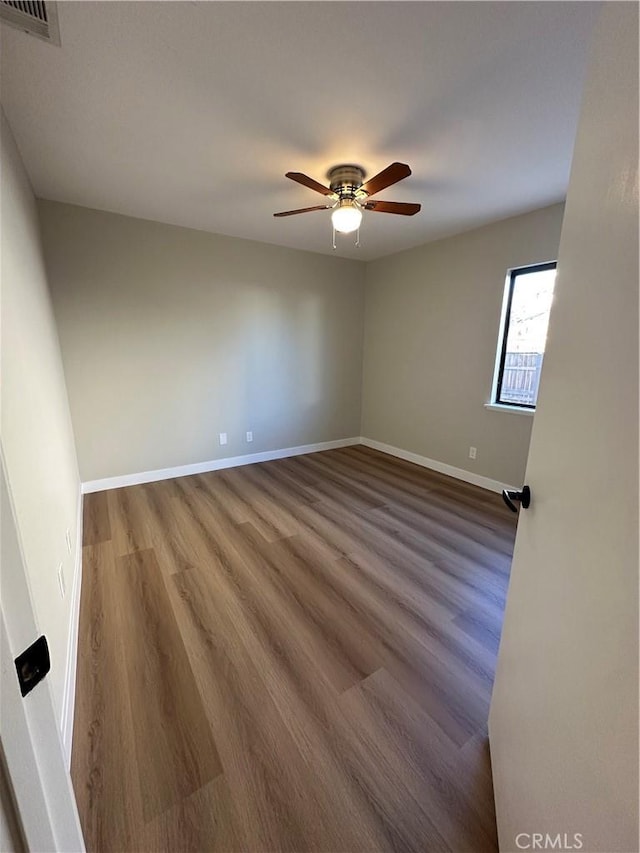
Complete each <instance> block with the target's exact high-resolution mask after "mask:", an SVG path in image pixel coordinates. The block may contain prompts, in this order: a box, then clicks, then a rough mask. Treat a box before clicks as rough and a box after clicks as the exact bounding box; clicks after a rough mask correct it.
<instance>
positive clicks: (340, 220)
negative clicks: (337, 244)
mask: <svg viewBox="0 0 640 853" xmlns="http://www.w3.org/2000/svg"><path fill="white" fill-rule="evenodd" d="M331 222H332V223H333V227H334V228H335V229H336V231H339V232H340V233H341V234H351V233H352V232H353V231H357V230H358V228H359V227H360V223H361V222H362V211H361V210H360V209H359V208H358V207H356V205H355V204H354V202H353V201H352V200H351V199H343V200H342V201H341V202H340V204H339V206H338V207H336V208H335V210H334V211H333V213H332V214H331Z"/></svg>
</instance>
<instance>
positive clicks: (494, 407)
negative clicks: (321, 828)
mask: <svg viewBox="0 0 640 853" xmlns="http://www.w3.org/2000/svg"><path fill="white" fill-rule="evenodd" d="M484 407H485V409H491V411H492V412H509V414H512V415H526V417H528V418H532V417H533V416H534V415H535V413H536V410H535V409H523V408H522V407H521V406H507V405H506V404H505V403H485V404H484Z"/></svg>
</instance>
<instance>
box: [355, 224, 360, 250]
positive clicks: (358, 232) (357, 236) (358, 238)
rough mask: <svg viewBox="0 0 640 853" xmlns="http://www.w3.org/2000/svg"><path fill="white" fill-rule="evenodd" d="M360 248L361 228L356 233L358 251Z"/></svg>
mask: <svg viewBox="0 0 640 853" xmlns="http://www.w3.org/2000/svg"><path fill="white" fill-rule="evenodd" d="M359 248H360V228H358V230H357V231H356V249H359Z"/></svg>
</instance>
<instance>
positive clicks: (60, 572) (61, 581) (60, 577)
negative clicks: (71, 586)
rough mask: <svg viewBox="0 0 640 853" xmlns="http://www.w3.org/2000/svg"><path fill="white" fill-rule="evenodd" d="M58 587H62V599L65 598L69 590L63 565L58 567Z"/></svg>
mask: <svg viewBox="0 0 640 853" xmlns="http://www.w3.org/2000/svg"><path fill="white" fill-rule="evenodd" d="M58 586H59V587H60V598H64V597H65V595H66V593H67V590H66V587H65V585H64V571H63V568H62V563H60V565H59V566H58Z"/></svg>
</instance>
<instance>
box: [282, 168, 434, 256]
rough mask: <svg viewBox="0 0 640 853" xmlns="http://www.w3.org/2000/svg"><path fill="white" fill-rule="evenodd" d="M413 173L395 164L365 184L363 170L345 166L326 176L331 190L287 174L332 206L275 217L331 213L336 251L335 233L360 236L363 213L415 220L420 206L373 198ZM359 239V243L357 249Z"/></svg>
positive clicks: (302, 177)
mask: <svg viewBox="0 0 640 853" xmlns="http://www.w3.org/2000/svg"><path fill="white" fill-rule="evenodd" d="M410 174H411V169H410V168H409V167H408V166H407V164H406V163H392V164H391V165H390V166H387V168H386V169H383V170H382V171H381V172H379V173H378V174H377V175H375V176H374V177H373V178H370V179H369V180H368V181H366V182H365V177H366V174H365V171H364V169H362V168H361V167H360V166H354V165H352V164H349V163H346V164H343V165H341V166H334V167H333V169H330V170H329V172H328V173H327V180H328V181H329V186H328V187H325V186H324V184H320V183H318V181H315V180H314V179H313V178H310V177H309V176H308V175H304V174H303V173H302V172H287V174H286V175H285V177H287V178H291V180H292V181H296V183H298V184H302V185H303V186H305V187H309V189H310V190H315V192H317V193H321V194H322V195H324V196H326V197H327V198H330V199H331V204H319V205H316V206H315V207H302V208H299V209H298V210H284V211H282V213H274V214H273V215H274V216H294V215H295V214H297V213H311V212H312V211H314V210H332V211H333V213H332V214H331V222H332V224H333V230H334V236H333V248H334V249H335V247H336V241H335V232H336V231H339V232H341V233H342V234H350V233H352V232H353V231H357V232H358V234H359V230H360V223H361V222H362V211H363V210H372V211H373V212H374V213H397V214H400V215H401V216H414V215H415V214H416V213H418V212H419V210H420V207H421V205H419V204H409V203H407V202H401V201H374V200H372V199H371V196H372V195H375V194H376V193H379V192H380V191H381V190H384V189H386V188H387V187H390V186H391V185H392V184H397V183H398V181H402V180H403V179H404V178H408V177H409V175H410ZM358 244H359V238H358V239H357V240H356V246H357V245H358Z"/></svg>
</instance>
